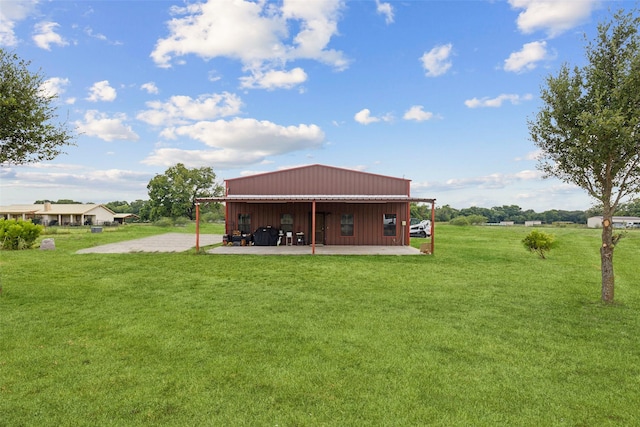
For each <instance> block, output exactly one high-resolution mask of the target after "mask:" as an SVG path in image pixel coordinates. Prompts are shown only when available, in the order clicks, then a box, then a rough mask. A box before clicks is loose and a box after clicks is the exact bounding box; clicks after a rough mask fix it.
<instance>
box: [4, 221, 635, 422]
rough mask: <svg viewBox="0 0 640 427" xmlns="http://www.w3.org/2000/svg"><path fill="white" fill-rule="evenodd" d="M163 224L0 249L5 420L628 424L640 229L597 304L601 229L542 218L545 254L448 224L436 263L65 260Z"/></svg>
mask: <svg viewBox="0 0 640 427" xmlns="http://www.w3.org/2000/svg"><path fill="white" fill-rule="evenodd" d="M127 227H129V228H128V229H127ZM211 230H217V228H216V227H215V226H213V227H209V228H206V227H205V230H203V231H204V232H211ZM162 231H167V230H160V229H155V228H153V227H147V228H144V227H138V228H136V226H126V227H123V228H122V229H121V231H117V232H111V233H107V232H105V233H102V234H90V233H74V234H68V235H63V234H59V235H53V236H45V237H53V238H54V239H55V242H56V247H57V248H56V250H55V251H39V250H31V251H20V252H1V253H0V256H1V260H0V263H1V264H0V266H1V269H2V270H1V283H2V287H3V292H2V294H1V295H0V425H3V426H4V425H6V426H21V425H25V426H28V425H45V426H84V425H87V426H88V425H91V426H95V425H114V426H120V425H122V426H124V425H127V426H128V425H185V426H186V425H189V426H191V425H193V426H201V425H212V426H217V425H233V426H243V425H246V426H362V425H385V426H387V425H388V426H398V425H443V426H445V425H446V426H449V425H464V426H468V425H474V426H494V425H510V426H511V425H518V426H534V425H535V426H539V425H567V426H574V425H579V426H603V425H612V426H613V425H616V426H617V425H637V424H638V420H639V419H640V311H639V309H640V274H639V273H640V268H639V267H638V266H639V265H640V232H638V231H634V232H630V233H629V234H628V236H627V237H626V238H625V239H623V240H622V241H621V243H620V244H619V247H618V248H617V249H616V253H615V267H616V299H617V301H618V302H617V303H616V304H614V305H609V306H607V305H603V304H601V303H600V302H599V297H600V270H599V252H598V248H599V231H597V230H586V229H574V228H563V229H544V231H545V232H549V233H552V234H554V235H555V236H556V237H557V240H558V247H557V248H556V249H554V250H553V251H552V252H551V253H550V254H549V256H548V259H546V260H541V259H538V258H537V257H536V256H535V255H533V254H530V253H528V252H526V251H525V249H524V248H523V247H522V245H521V243H520V240H521V239H522V238H523V237H524V236H525V235H526V234H527V233H528V232H529V231H531V229H528V228H524V227H504V228H503V227H495V228H493V227H492V228H489V227H486V228H485V227H453V226H447V225H438V226H437V228H436V232H437V235H436V251H435V255H433V256H405V257H401V256H389V257H385V256H311V255H309V256H278V257H271V256H265V257H260V256H231V255H202V254H195V253H194V252H193V251H190V252H185V253H180V254H160V253H157V254H149V253H136V254H109V255H105V254H86V255H76V254H75V251H76V250H78V249H80V248H83V247H87V246H94V245H96V244H99V243H100V242H105V243H108V242H112V241H115V240H118V239H124V238H133V237H141V236H144V235H149V234H152V233H158V232H162ZM171 231H174V230H171ZM183 231H184V232H190V231H192V229H189V228H187V229H185V230H183ZM422 241H424V240H422V239H412V244H414V245H415V246H418V245H419V244H420V243H421V242H422Z"/></svg>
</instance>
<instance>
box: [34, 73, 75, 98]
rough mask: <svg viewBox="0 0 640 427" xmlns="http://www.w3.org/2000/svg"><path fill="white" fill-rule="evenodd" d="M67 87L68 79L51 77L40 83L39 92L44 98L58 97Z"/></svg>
mask: <svg viewBox="0 0 640 427" xmlns="http://www.w3.org/2000/svg"><path fill="white" fill-rule="evenodd" d="M68 85H69V79H63V78H62V77H51V78H50V79H47V80H45V81H44V82H42V85H41V86H40V90H41V91H42V93H43V94H44V95H45V96H60V95H62V94H63V93H64V92H65V88H66V87H67V86H68Z"/></svg>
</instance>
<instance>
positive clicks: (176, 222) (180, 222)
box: [173, 216, 191, 227]
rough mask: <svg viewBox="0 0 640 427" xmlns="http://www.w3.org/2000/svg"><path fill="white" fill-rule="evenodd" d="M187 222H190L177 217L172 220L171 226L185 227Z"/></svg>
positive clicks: (184, 218) (182, 217)
mask: <svg viewBox="0 0 640 427" xmlns="http://www.w3.org/2000/svg"><path fill="white" fill-rule="evenodd" d="M189 222H191V220H190V219H189V218H186V217H184V216H179V217H177V218H175V219H174V220H173V225H175V226H176V227H185V226H186V225H187V224H189Z"/></svg>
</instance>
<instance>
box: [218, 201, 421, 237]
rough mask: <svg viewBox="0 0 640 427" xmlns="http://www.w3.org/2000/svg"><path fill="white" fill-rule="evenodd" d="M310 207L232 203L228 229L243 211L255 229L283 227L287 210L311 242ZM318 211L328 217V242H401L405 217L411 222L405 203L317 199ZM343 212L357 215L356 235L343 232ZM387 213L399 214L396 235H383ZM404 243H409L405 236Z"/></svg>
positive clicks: (231, 228) (301, 205)
mask: <svg viewBox="0 0 640 427" xmlns="http://www.w3.org/2000/svg"><path fill="white" fill-rule="evenodd" d="M311 210H312V206H311V203H237V202H233V203H229V206H228V212H229V217H228V218H227V230H226V232H227V233H228V234H231V233H232V232H233V230H236V229H237V228H238V226H237V220H238V214H240V213H242V214H250V215H251V230H252V231H255V230H256V229H258V228H259V227H269V226H270V227H275V228H280V216H281V215H282V214H285V213H286V214H292V215H293V229H294V231H295V232H303V233H304V234H305V237H306V239H307V242H308V243H311V235H310V232H311V221H310V219H311ZM316 213H317V214H323V215H324V217H325V237H326V243H327V244H328V245H383V246H389V245H391V246H393V245H402V243H403V239H402V225H401V224H402V221H407V224H409V218H407V208H406V204H405V203H371V204H369V203H317V204H316ZM342 214H353V215H354V235H353V236H348V237H347V236H342V235H341V233H340V219H341V216H342ZM384 214H396V215H397V226H396V235H395V236H384V235H383V221H382V218H383V215H384ZM407 227H408V225H407ZM405 230H406V228H405ZM316 243H317V244H320V243H322V242H316ZM404 244H409V242H408V239H407V238H406V237H405V239H404Z"/></svg>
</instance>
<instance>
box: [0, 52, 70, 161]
mask: <svg viewBox="0 0 640 427" xmlns="http://www.w3.org/2000/svg"><path fill="white" fill-rule="evenodd" d="M28 66H29V62H27V61H24V60H22V59H20V58H19V57H18V56H17V55H16V54H11V53H9V52H7V51H5V50H4V49H2V48H0V164H2V163H13V164H26V163H33V162H39V161H42V160H51V159H53V158H55V157H56V156H58V155H59V154H60V153H61V152H62V151H61V147H63V146H65V145H71V144H73V139H74V138H75V136H74V135H73V134H72V133H71V131H70V130H69V129H67V127H66V126H65V125H64V124H56V123H54V122H55V119H56V118H57V116H56V113H55V107H54V105H53V102H54V100H55V99H56V95H52V94H48V93H44V92H43V90H42V84H43V76H42V75H41V74H40V73H32V72H31V71H29V69H28Z"/></svg>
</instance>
